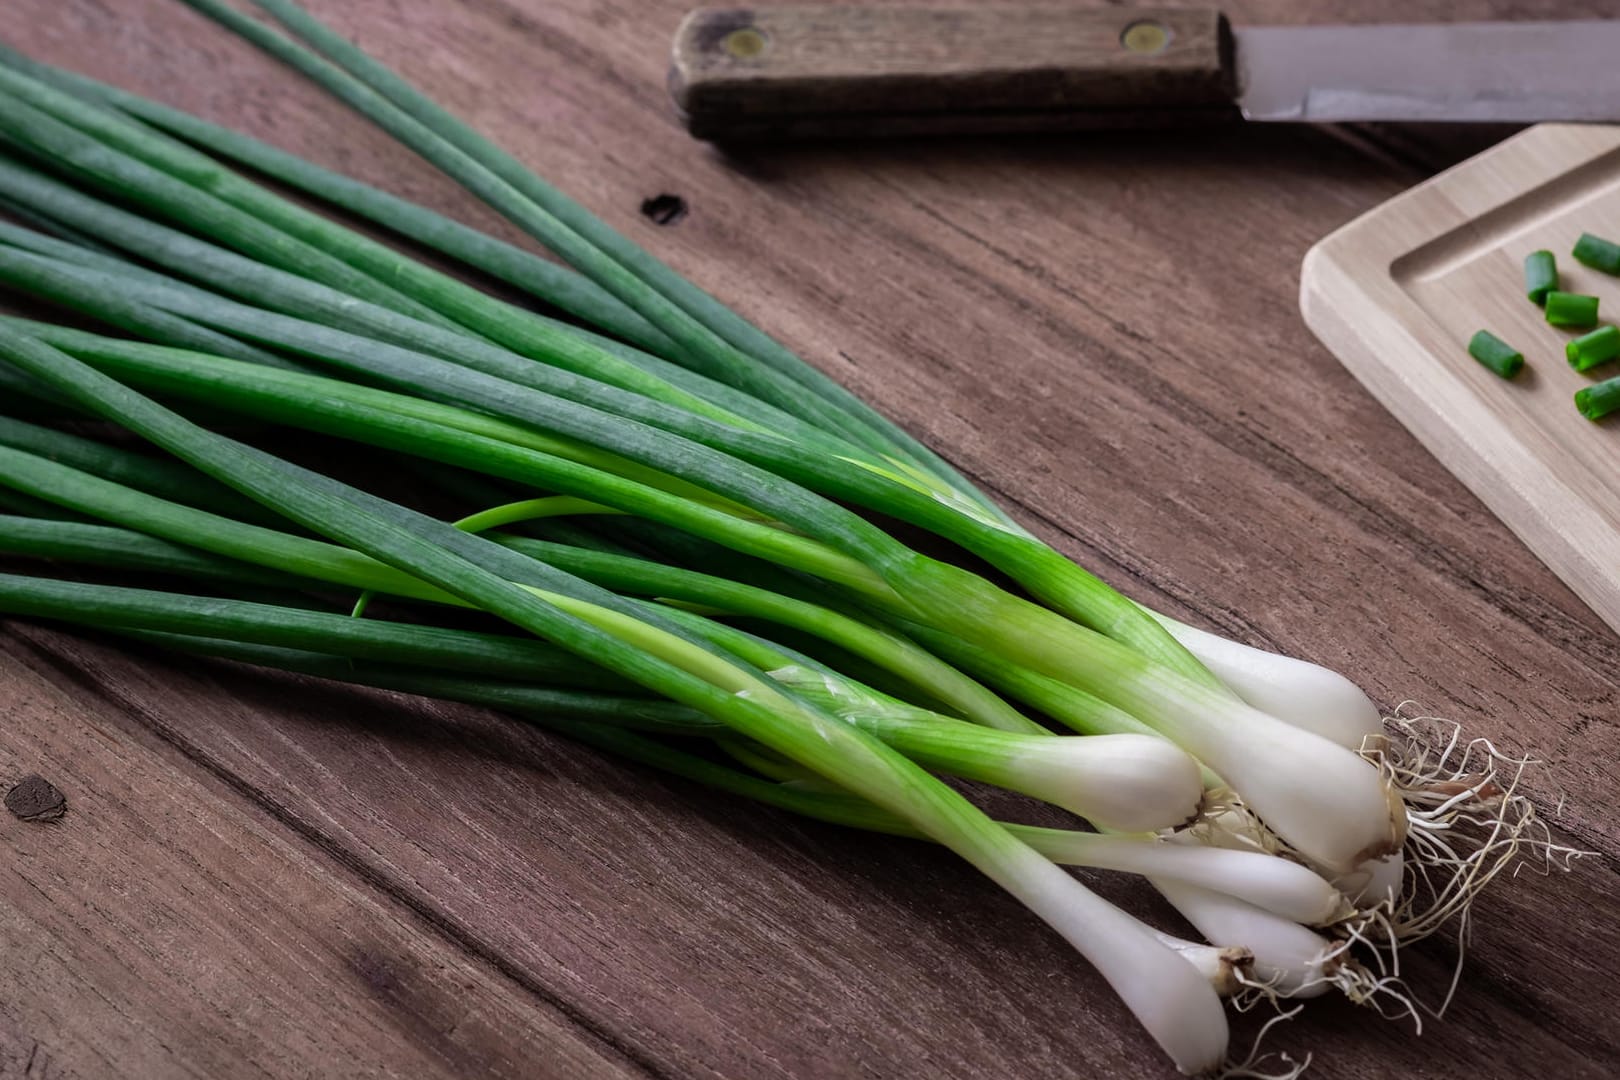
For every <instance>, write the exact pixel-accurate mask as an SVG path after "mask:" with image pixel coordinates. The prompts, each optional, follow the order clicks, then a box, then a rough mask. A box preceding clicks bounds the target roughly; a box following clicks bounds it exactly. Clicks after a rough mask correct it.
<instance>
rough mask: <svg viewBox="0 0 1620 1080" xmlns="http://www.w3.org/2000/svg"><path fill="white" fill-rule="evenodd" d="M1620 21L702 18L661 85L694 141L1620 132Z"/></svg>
mask: <svg viewBox="0 0 1620 1080" xmlns="http://www.w3.org/2000/svg"><path fill="white" fill-rule="evenodd" d="M1617 57H1620V21H1572V22H1501V23H1451V24H1425V25H1367V26H1264V27H1238V28H1233V27H1232V26H1230V24H1228V22H1227V20H1226V18H1225V16H1223V15H1222V14H1221V13H1220V12H1218V11H1215V10H1213V9H1157V8H1154V9H1149V8H1104V9H1090V10H1077V9H1074V8H1058V7H991V8H986V7H977V8H961V7H958V8H929V7H922V8H918V7H904V8H892V7H861V6H855V7H846V6H836V7H834V6H819V5H817V6H788V7H772V8H760V9H748V8H727V9H721V8H706V9H699V10H697V11H694V12H692V13H691V14H689V15H688V16H687V17H686V19H685V20H684V21H683V22H682V23H681V26H680V28H679V30H677V31H676V35H675V45H674V55H673V63H672V68H671V71H670V90H671V93H672V94H673V96H674V98H675V103H676V105H677V107H678V108H679V109H680V111H681V115H682V117H683V119H684V122H685V124H686V126H687V128H688V129H689V130H690V131H691V133H692V134H693V135H695V136H697V137H699V138H703V139H716V140H723V139H746V138H796V137H807V136H826V135H839V136H844V135H891V134H904V135H914V134H939V133H962V132H1008V131H1056V130H1072V129H1084V128H1092V127H1119V126H1136V125H1149V124H1153V125H1166V124H1169V125H1175V124H1188V123H1203V122H1209V121H1219V120H1235V119H1244V120H1292V121H1304V122H1310V123H1334V122H1339V121H1431V120H1436V121H1497V122H1517V123H1528V122H1532V121H1538V120H1574V121H1604V120H1620V60H1617Z"/></svg>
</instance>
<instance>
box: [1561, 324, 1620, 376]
mask: <svg viewBox="0 0 1620 1080" xmlns="http://www.w3.org/2000/svg"><path fill="white" fill-rule="evenodd" d="M1564 355H1565V356H1567V357H1569V366H1570V367H1572V368H1574V369H1575V370H1576V371H1586V370H1587V369H1588V368H1595V367H1597V366H1598V365H1599V364H1606V363H1608V362H1609V361H1610V360H1613V359H1614V358H1615V357H1617V356H1620V327H1615V326H1600V327H1598V328H1597V329H1596V330H1593V331H1592V332H1591V333H1590V334H1582V335H1581V336H1580V337H1578V338H1576V339H1575V340H1573V341H1570V342H1566V343H1565V345H1564Z"/></svg>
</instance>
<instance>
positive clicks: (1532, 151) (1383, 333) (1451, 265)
mask: <svg viewBox="0 0 1620 1080" xmlns="http://www.w3.org/2000/svg"><path fill="white" fill-rule="evenodd" d="M1582 232H1592V233H1596V234H1597V235H1599V236H1605V237H1608V238H1611V239H1620V127H1609V126H1601V127H1599V126H1579V125H1569V124H1543V125H1541V126H1538V127H1534V128H1530V129H1529V130H1527V131H1524V132H1522V133H1521V134H1519V135H1517V136H1515V137H1513V138H1512V139H1509V140H1508V141H1506V142H1504V143H1501V144H1500V145H1498V146H1496V147H1493V148H1492V149H1490V150H1488V151H1486V152H1485V153H1483V154H1480V155H1479V156H1477V157H1474V158H1471V159H1469V160H1468V161H1466V162H1464V163H1462V164H1461V165H1458V166H1456V167H1455V168H1453V169H1451V170H1449V171H1447V172H1444V173H1442V174H1440V175H1439V176H1436V177H1435V178H1433V179H1432V180H1430V181H1428V182H1426V183H1424V184H1421V185H1419V186H1418V187H1416V188H1413V189H1412V190H1411V191H1408V192H1406V193H1404V194H1402V195H1400V196H1397V197H1396V198H1394V199H1391V200H1390V201H1389V202H1387V203H1384V204H1383V205H1382V206H1379V207H1378V208H1376V209H1374V210H1372V211H1370V212H1368V213H1366V214H1364V215H1363V216H1361V217H1359V218H1357V219H1356V220H1355V221H1352V222H1351V223H1350V224H1348V225H1346V226H1344V227H1343V228H1341V229H1339V230H1338V231H1337V232H1335V233H1333V234H1332V235H1330V236H1328V237H1327V238H1326V239H1324V240H1322V241H1321V242H1319V243H1318V244H1317V245H1316V246H1315V247H1314V248H1312V249H1311V250H1310V252H1309V253H1308V254H1307V255H1306V257H1305V262H1304V267H1303V270H1302V272H1301V281H1300V307H1301V309H1302V310H1303V311H1304V314H1305V321H1306V322H1307V323H1308V324H1309V325H1310V327H1311V329H1312V330H1313V331H1314V332H1315V333H1316V335H1317V337H1319V338H1321V339H1322V341H1323V342H1324V343H1325V344H1326V345H1327V346H1328V348H1329V349H1331V350H1332V351H1333V352H1334V353H1335V354H1336V355H1337V356H1338V357H1339V359H1340V360H1341V361H1342V362H1343V363H1344V365H1345V366H1346V367H1347V368H1349V369H1350V370H1351V372H1353V373H1354V374H1355V376H1356V377H1357V378H1358V379H1360V380H1361V381H1362V383H1363V384H1365V385H1366V387H1367V388H1368V389H1369V390H1371V391H1372V393H1373V395H1374V396H1376V397H1377V398H1378V399H1379V401H1381V402H1382V403H1383V404H1384V406H1385V407H1386V408H1388V409H1389V410H1390V412H1392V413H1394V414H1395V416H1396V417H1398V418H1399V419H1400V421H1401V422H1402V423H1403V424H1405V425H1406V426H1407V428H1409V429H1410V430H1411V431H1412V433H1413V434H1415V435H1416V436H1417V437H1418V438H1419V439H1420V440H1421V441H1422V442H1423V444H1424V445H1425V446H1427V447H1428V448H1429V450H1430V451H1432V452H1433V453H1434V454H1435V456H1436V457H1438V458H1439V459H1440V460H1441V461H1442V462H1443V463H1444V464H1445V465H1446V467H1447V468H1449V469H1450V470H1451V471H1452V472H1453V473H1455V474H1456V475H1457V476H1458V478H1460V479H1461V480H1462V481H1463V483H1465V484H1467V485H1468V487H1469V489H1470V490H1472V491H1473V492H1474V494H1476V495H1478V496H1479V498H1480V499H1481V500H1482V501H1484V502H1485V504H1486V505H1487V506H1489V507H1490V508H1491V510H1492V511H1494V512H1495V513H1496V514H1497V516H1499V517H1500V518H1501V519H1502V520H1503V521H1504V522H1506V523H1507V525H1508V527H1509V528H1511V529H1512V530H1513V531H1514V532H1515V533H1517V534H1518V536H1519V537H1520V538H1521V539H1522V540H1523V541H1524V542H1525V544H1526V545H1528V546H1529V547H1530V549H1531V550H1532V551H1534V552H1535V553H1536V554H1537V555H1538V556H1540V558H1541V559H1542V561H1544V562H1545V563H1546V564H1547V565H1548V566H1549V567H1551V568H1552V570H1553V571H1554V572H1555V573H1557V574H1558V575H1559V576H1560V577H1561V578H1563V579H1564V581H1565V582H1567V583H1568V584H1569V586H1570V588H1572V589H1574V590H1575V592H1576V593H1577V594H1579V595H1580V596H1581V598H1582V599H1584V600H1585V601H1586V602H1587V603H1588V604H1590V605H1591V606H1592V608H1593V610H1594V611H1596V612H1597V613H1598V614H1599V615H1600V616H1602V617H1603V619H1604V620H1605V621H1607V622H1608V624H1609V625H1610V626H1612V627H1614V628H1615V629H1616V630H1617V631H1620V414H1612V415H1611V416H1610V417H1609V418H1607V419H1606V420H1604V421H1602V422H1599V423H1593V422H1591V421H1589V420H1586V419H1585V418H1584V417H1582V416H1581V415H1580V413H1579V412H1577V411H1576V409H1575V406H1574V403H1573V401H1572V397H1573V395H1574V393H1575V391H1576V390H1577V389H1579V388H1580V387H1581V386H1582V385H1585V384H1586V383H1588V382H1592V381H1596V379H1601V378H1608V377H1611V376H1615V375H1620V362H1611V363H1609V364H1606V365H1603V366H1602V367H1599V368H1596V369H1594V370H1593V371H1591V372H1589V373H1587V374H1584V375H1583V374H1578V373H1576V372H1575V371H1573V370H1572V369H1571V368H1570V367H1569V365H1568V364H1567V362H1566V361H1565V359H1564V342H1565V341H1567V340H1568V339H1569V338H1570V337H1572V336H1573V334H1572V333H1569V332H1565V331H1561V330H1558V329H1555V328H1554V327H1551V326H1548V325H1547V324H1546V322H1545V321H1544V319H1543V318H1542V311H1541V309H1540V308H1539V307H1537V306H1536V305H1534V304H1532V303H1530V302H1529V301H1528V300H1526V299H1525V295H1524V275H1523V261H1524V256H1525V255H1526V254H1528V253H1529V252H1531V251H1535V250H1537V249H1539V248H1546V249H1548V250H1550V251H1552V252H1553V253H1554V254H1555V255H1556V256H1557V258H1558V268H1559V272H1560V281H1561V287H1562V288H1563V289H1565V290H1566V291H1572V292H1581V293H1591V294H1594V295H1596V296H1598V297H1599V298H1600V305H1599V309H1598V315H1599V318H1600V320H1601V321H1603V322H1620V278H1616V277H1610V276H1608V275H1605V274H1602V273H1599V272H1598V271H1595V270H1591V269H1588V268H1587V267H1584V266H1581V265H1580V264H1579V263H1577V262H1575V260H1574V258H1573V257H1572V256H1571V255H1570V254H1569V252H1570V249H1571V248H1572V247H1573V246H1574V243H1575V240H1576V238H1577V237H1578V236H1580V234H1581V233H1582ZM1480 329H1488V330H1490V331H1492V332H1493V333H1495V334H1496V335H1497V336H1498V337H1501V338H1503V339H1504V340H1506V341H1508V342H1510V343H1512V345H1513V346H1514V347H1515V348H1517V349H1519V350H1520V351H1522V352H1523V353H1524V356H1525V361H1526V364H1525V369H1524V371H1522V372H1521V373H1520V375H1519V376H1518V378H1516V379H1514V380H1512V381H1507V380H1504V379H1500V378H1498V377H1497V376H1496V375H1493V374H1492V373H1491V372H1489V371H1487V370H1486V369H1485V368H1484V367H1482V366H1480V365H1479V364H1477V363H1476V362H1475V361H1474V360H1473V359H1472V358H1470V357H1469V355H1468V352H1467V343H1468V339H1469V338H1470V337H1471V336H1472V335H1473V333H1474V331H1476V330H1480ZM1594 377H1595V378H1594Z"/></svg>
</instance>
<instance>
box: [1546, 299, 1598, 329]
mask: <svg viewBox="0 0 1620 1080" xmlns="http://www.w3.org/2000/svg"><path fill="white" fill-rule="evenodd" d="M1546 307H1547V321H1548V322H1549V323H1551V324H1552V325H1553V326H1576V327H1583V326H1592V325H1594V324H1595V323H1596V322H1597V319H1598V298H1597V297H1595V296H1585V295H1583V294H1581V293H1566V292H1556V291H1555V292H1550V293H1548V294H1547V304H1546Z"/></svg>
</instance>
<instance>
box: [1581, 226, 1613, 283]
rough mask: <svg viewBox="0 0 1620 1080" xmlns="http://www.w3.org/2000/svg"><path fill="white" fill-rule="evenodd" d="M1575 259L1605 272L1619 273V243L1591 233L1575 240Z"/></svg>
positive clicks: (1582, 234)
mask: <svg viewBox="0 0 1620 1080" xmlns="http://www.w3.org/2000/svg"><path fill="white" fill-rule="evenodd" d="M1573 254H1574V255H1575V261H1576V262H1578V263H1581V264H1583V265H1585V266H1590V267H1591V268H1592V269H1594V270H1601V271H1603V272H1604V273H1605V274H1620V244H1616V243H1614V242H1613V241H1610V240H1605V239H1603V238H1602V237H1601V236H1593V235H1592V234H1591V233H1584V232H1583V233H1581V238H1580V239H1579V240H1577V241H1575V251H1574V253H1573Z"/></svg>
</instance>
